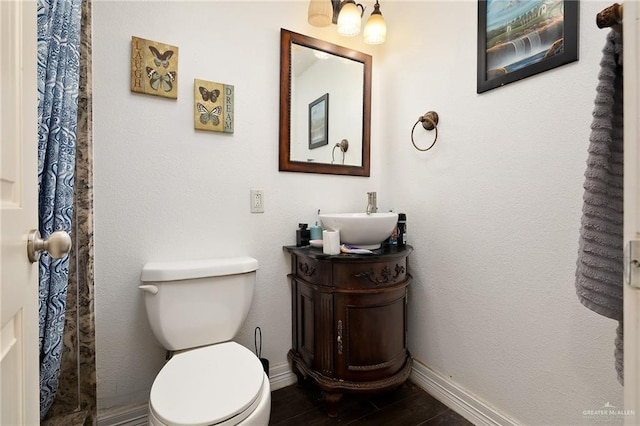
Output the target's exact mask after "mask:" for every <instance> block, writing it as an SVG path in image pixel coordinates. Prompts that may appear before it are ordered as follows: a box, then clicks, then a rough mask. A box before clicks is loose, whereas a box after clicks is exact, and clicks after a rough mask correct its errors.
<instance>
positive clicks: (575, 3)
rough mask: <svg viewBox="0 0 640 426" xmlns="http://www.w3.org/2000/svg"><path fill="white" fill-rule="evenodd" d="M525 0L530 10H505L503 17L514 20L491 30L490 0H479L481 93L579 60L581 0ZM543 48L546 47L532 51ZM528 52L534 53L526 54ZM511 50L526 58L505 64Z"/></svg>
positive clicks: (513, 54) (479, 87) (479, 79)
mask: <svg viewBox="0 0 640 426" xmlns="http://www.w3.org/2000/svg"><path fill="white" fill-rule="evenodd" d="M504 3H507V2H504ZM496 4H499V3H496ZM521 4H527V5H528V6H527V7H529V11H528V12H526V13H525V14H521V15H517V16H516V17H515V18H514V17H513V13H514V12H513V11H509V12H505V11H501V15H502V18H503V21H504V20H506V18H507V16H508V17H509V19H512V21H510V22H509V23H504V24H502V25H501V26H500V27H497V28H493V29H489V30H488V29H487V21H488V15H487V14H488V11H487V0H479V1H478V88H477V89H478V90H477V92H478V93H483V92H486V91H488V90H491V89H495V88H496V87H501V86H504V85H505V84H508V83H513V82H514V81H518V80H522V79H523V78H527V77H530V76H532V75H535V74H539V73H541V72H544V71H548V70H550V69H553V68H556V67H559V66H561V65H565V64H568V63H570V62H574V61H577V60H578V17H579V0H552V1H551V2H550V1H544V0H538V1H529V2H522V3H521ZM498 16H499V15H498V14H496V17H494V18H493V19H494V20H496V19H497V18H498ZM494 25H495V24H494ZM514 26H516V27H515V28H514ZM507 40H508V41H507ZM550 41H551V42H552V43H551V44H549V42H550ZM487 42H489V44H491V46H489V49H488V48H487V46H488V43H487ZM547 45H549V47H547V48H546V49H545V46H547ZM541 48H542V49H545V50H544V51H540V52H538V53H532V52H531V51H532V50H538V49H541ZM489 50H491V52H489ZM518 53H519V55H517V54H518ZM527 53H532V54H530V55H529V56H522V55H526V54H527ZM510 54H511V58H513V56H516V55H517V56H516V58H517V57H521V58H522V59H518V60H516V61H514V62H512V63H507V64H506V65H503V64H504V63H505V61H508V60H513V59H507V58H508V57H509V55H510Z"/></svg>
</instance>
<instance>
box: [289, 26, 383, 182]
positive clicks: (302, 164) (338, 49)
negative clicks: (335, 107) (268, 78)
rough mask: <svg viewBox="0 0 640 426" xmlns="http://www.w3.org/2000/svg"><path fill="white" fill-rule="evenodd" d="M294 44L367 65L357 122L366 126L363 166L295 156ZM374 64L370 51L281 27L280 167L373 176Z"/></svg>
mask: <svg viewBox="0 0 640 426" xmlns="http://www.w3.org/2000/svg"><path fill="white" fill-rule="evenodd" d="M292 44H297V45H300V46H304V47H308V48H311V49H315V50H320V51H324V52H326V53H328V54H330V55H335V56H339V57H343V58H347V59H350V60H353V61H356V62H360V63H362V64H363V65H364V75H363V99H362V123H357V125H360V126H362V153H361V155H362V161H361V163H360V166H352V165H344V164H330V163H316V162H308V161H293V160H291V103H292V102H291V86H292V85H291V78H292V69H291V67H292V57H291V56H292V55H291V51H292V49H291V46H292ZM371 67H372V58H371V56H370V55H367V54H365V53H362V52H358V51H356V50H353V49H348V48H346V47H342V46H338V45H335V44H332V43H329V42H326V41H323V40H318V39H315V38H313V37H309V36H305V35H302V34H298V33H294V32H292V31H289V30H285V29H281V30H280V143H279V146H280V162H279V163H280V168H279V170H280V171H289V172H303V173H323V174H334V175H351V176H369V173H370V172H369V171H370V158H369V157H370V151H371V148H370V137H371ZM346 119H349V118H348V117H346ZM336 142H339V141H332V142H330V143H329V145H330V146H334V145H335V144H336Z"/></svg>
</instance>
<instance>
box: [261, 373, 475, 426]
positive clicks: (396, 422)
mask: <svg viewBox="0 0 640 426" xmlns="http://www.w3.org/2000/svg"><path fill="white" fill-rule="evenodd" d="M269 424H270V425H274V426H284V425H295V426H298V425H304V426H308V425H309V426H311V425H314V426H315V425H334V424H340V425H375V426H378V425H384V426H387V425H389V426H418V425H421V426H471V425H472V424H471V423H470V422H468V421H467V420H465V419H464V418H463V417H462V416H460V415H458V414H457V413H455V412H453V411H452V410H450V409H449V408H448V407H447V406H446V405H444V404H442V403H441V402H440V401H438V400H437V399H435V398H433V397H432V396H431V395H429V394H428V393H426V392H425V391H423V390H422V389H420V388H419V387H417V386H415V385H413V384H411V383H405V384H404V385H402V386H401V387H400V388H398V389H396V390H394V391H390V392H383V393H376V394H368V395H358V394H345V395H344V396H343V397H342V400H341V401H340V402H339V404H338V417H337V418H329V417H328V416H327V414H326V411H325V406H324V402H323V401H322V397H321V395H320V391H319V389H317V388H316V387H315V386H313V384H312V383H310V382H309V381H306V382H304V383H303V385H292V386H288V387H286V388H283V389H278V390H277V391H274V392H273V393H272V394H271V421H270V422H269Z"/></svg>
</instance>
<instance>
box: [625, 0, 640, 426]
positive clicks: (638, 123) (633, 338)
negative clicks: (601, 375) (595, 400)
mask: <svg viewBox="0 0 640 426" xmlns="http://www.w3.org/2000/svg"><path fill="white" fill-rule="evenodd" d="M639 19H640V5H639V4H638V2H636V1H626V2H625V4H624V21H623V27H624V29H623V31H624V33H623V37H624V52H623V55H624V56H623V58H624V242H625V246H626V253H625V261H626V267H625V285H624V408H625V414H626V415H625V424H627V425H637V424H638V423H639V422H640V390H639V386H640V338H639V336H638V333H639V332H640V325H639V324H638V321H640V265H638V264H634V262H632V261H633V260H638V261H640V244H637V245H633V247H634V249H630V247H632V245H626V244H627V243H629V242H632V241H640V188H639V185H638V182H639V181H640V99H639V98H640V54H639V53H638V49H639V48H640V23H639V22H638V20H639ZM629 284H632V285H633V286H630V285H629Z"/></svg>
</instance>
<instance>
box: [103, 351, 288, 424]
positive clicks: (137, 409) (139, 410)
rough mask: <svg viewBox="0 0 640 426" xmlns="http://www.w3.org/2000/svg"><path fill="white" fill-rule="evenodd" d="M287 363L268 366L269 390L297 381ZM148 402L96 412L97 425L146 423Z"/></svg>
mask: <svg viewBox="0 0 640 426" xmlns="http://www.w3.org/2000/svg"><path fill="white" fill-rule="evenodd" d="M297 380H298V379H297V378H296V375H295V374H293V372H292V371H291V368H290V367H289V363H286V362H285V363H282V364H278V365H274V366H272V367H269V386H271V392H273V391H275V390H278V389H282V388H284V387H287V386H289V385H292V384H294V383H296V382H297ZM147 407H148V403H146V402H145V403H142V404H135V405H127V406H121V407H114V408H110V409H108V410H105V411H104V412H100V413H98V419H97V422H96V423H97V426H140V425H147V424H148V419H147Z"/></svg>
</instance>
